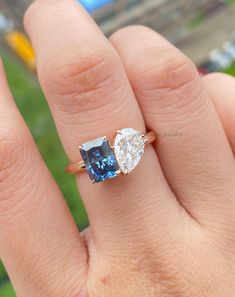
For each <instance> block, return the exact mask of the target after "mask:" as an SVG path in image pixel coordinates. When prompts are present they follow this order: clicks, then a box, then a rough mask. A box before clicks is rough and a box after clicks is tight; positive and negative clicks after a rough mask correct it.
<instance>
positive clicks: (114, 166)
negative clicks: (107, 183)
mask: <svg viewBox="0 0 235 297" xmlns="http://www.w3.org/2000/svg"><path fill="white" fill-rule="evenodd" d="M80 152H81V155H82V158H83V161H84V163H85V165H86V169H87V171H88V173H89V176H90V178H91V180H92V181H94V182H96V183H98V182H101V181H104V180H107V179H110V178H114V177H116V176H117V175H118V171H119V165H118V162H117V160H116V157H115V155H114V152H113V150H112V148H111V147H110V144H109V142H108V140H107V139H106V138H105V137H101V138H98V139H95V140H92V141H89V142H87V143H85V144H83V145H82V147H81V149H80Z"/></svg>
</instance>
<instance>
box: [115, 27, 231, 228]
mask: <svg viewBox="0 0 235 297" xmlns="http://www.w3.org/2000/svg"><path fill="white" fill-rule="evenodd" d="M111 41H112V43H113V44H114V46H115V47H116V48H117V50H118V52H119V54H120V56H121V57H122V60H123V63H124V65H125V68H126V71H127V73H128V76H129V80H130V81H131V83H132V87H133V89H134V92H135V94H136V96H137V99H138V102H139V104H140V106H141V109H142V112H143V114H144V117H145V121H146V124H147V126H148V127H149V128H150V129H153V130H155V131H158V133H159V134H160V135H159V145H158V146H157V153H158V156H159V158H160V162H161V165H162V168H163V170H164V172H165V175H166V177H167V180H168V182H169V183H170V185H171V187H172V189H173V191H174V192H175V194H176V195H177V197H178V199H180V201H181V203H182V204H183V205H184V206H185V208H186V209H187V210H188V212H189V213H190V214H191V215H192V216H193V217H194V218H196V219H197V220H198V221H200V222H203V223H210V224H211V223H212V221H213V224H214V220H215V217H217V219H218V220H222V219H223V220H227V215H228V212H229V213H230V212H231V208H232V209H233V210H234V208H235V201H234V199H231V195H230V194H229V193H231V192H232V191H234V186H235V185H234V176H235V166H234V158H233V155H232V152H231V149H230V147H229V143H228V141H227V138H226V136H225V134H224V131H223V128H222V126H221V124H220V121H219V118H218V116H217V114H216V111H215V109H214V106H213V105H212V102H211V100H210V98H209V96H208V93H207V91H206V88H205V86H204V84H203V83H202V80H201V78H200V76H199V74H198V72H197V70H196V68H195V66H194V65H193V64H192V62H190V61H189V60H188V58H186V57H185V56H184V55H183V54H182V53H181V52H180V51H179V50H177V49H176V48H175V47H174V46H172V45H171V44H169V43H168V42H167V41H166V40H165V39H163V38H162V37H160V36H159V35H158V34H157V33H155V32H154V31H152V30H150V29H147V28H144V27H129V28H126V29H124V30H120V31H119V32H117V33H116V34H115V35H114V36H113V37H112V38H111ZM133 48H134V49H135V51H133V50H132V49H133ZM140 58H141V63H136V61H138V59H140ZM222 160H223V161H222ZM221 162H222V164H221ZM225 184H226V186H227V188H226V190H225V189H224V187H225ZM221 193H222V194H221Z"/></svg>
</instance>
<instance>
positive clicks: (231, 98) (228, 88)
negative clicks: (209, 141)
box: [203, 73, 235, 155]
mask: <svg viewBox="0 0 235 297" xmlns="http://www.w3.org/2000/svg"><path fill="white" fill-rule="evenodd" d="M203 79H204V81H205V84H206V86H207V89H208V91H209V93H210V94H211V98H212V100H213V103H214V106H215V108H216V111H217V113H218V115H219V117H220V121H221V123H222V125H223V127H224V131H225V133H226V134H227V137H228V140H229V142H230V145H231V148H232V150H233V153H234V155H235V129H234V127H235V79H234V78H233V77H232V76H230V75H226V74H223V73H213V74H209V75H206V76H205V77H204V78H203Z"/></svg>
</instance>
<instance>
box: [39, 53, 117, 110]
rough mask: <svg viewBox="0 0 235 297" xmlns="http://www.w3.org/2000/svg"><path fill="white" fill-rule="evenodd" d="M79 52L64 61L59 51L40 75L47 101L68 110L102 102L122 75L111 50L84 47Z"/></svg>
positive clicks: (86, 107)
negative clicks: (72, 57)
mask: <svg viewBox="0 0 235 297" xmlns="http://www.w3.org/2000/svg"><path fill="white" fill-rule="evenodd" d="M81 52H82V53H80V54H79V55H76V56H75V57H74V59H72V61H69V62H67V63H64V62H63V61H62V60H63V59H60V54H59V55H58V57H57V58H56V59H55V61H54V62H52V63H48V64H47V66H45V67H44V68H43V69H42V71H41V75H40V80H41V83H42V85H43V88H44V90H45V93H46V95H47V96H48V98H49V100H51V102H53V103H55V104H56V105H59V107H60V108H62V110H64V111H66V112H69V113H78V112H81V111H84V110H90V109H97V108H99V107H101V106H102V105H105V104H106V103H107V97H108V95H109V94H110V93H113V92H115V90H117V89H118V88H119V87H120V80H121V77H122V76H123V75H122V74H123V73H122V70H121V65H120V61H119V60H118V57H117V55H116V54H115V53H114V52H111V51H109V50H104V49H100V50H99V49H96V50H95V51H94V50H87V48H86V49H84V50H81ZM57 61H62V62H59V63H58V62H57ZM78 100H79V104H78Z"/></svg>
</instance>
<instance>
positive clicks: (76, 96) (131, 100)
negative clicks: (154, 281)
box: [25, 0, 177, 252]
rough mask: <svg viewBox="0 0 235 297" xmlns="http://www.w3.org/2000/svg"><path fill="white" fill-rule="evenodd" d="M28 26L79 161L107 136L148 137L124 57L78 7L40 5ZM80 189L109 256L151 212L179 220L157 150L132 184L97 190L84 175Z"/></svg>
mask: <svg viewBox="0 0 235 297" xmlns="http://www.w3.org/2000/svg"><path fill="white" fill-rule="evenodd" d="M61 23H63V27H61ZM25 25H26V29H27V31H28V33H29V35H30V38H31V40H32V42H33V46H34V48H35V50H36V55H37V61H38V72H39V78H40V81H41V84H42V87H43V89H44V92H45V94H46V97H47V99H48V102H49V105H50V107H51V110H52V113H53V115H54V119H55V123H56V125H57V128H58V131H59V134H60V137H61V139H62V142H63V144H64V147H65V150H66V152H67V153H68V156H69V157H70V159H71V160H73V161H76V160H77V159H78V158H79V157H78V156H79V153H78V145H80V144H82V143H84V142H87V141H89V140H93V139H96V138H97V137H101V136H104V135H106V136H107V137H108V138H109V139H110V138H111V139H112V137H113V136H114V133H115V132H116V131H117V130H120V129H121V128H126V127H131V128H135V129H138V130H139V131H144V130H145V124H144V121H143V117H142V114H141V111H140V109H139V106H138V104H137V101H136V99H135V97H134V95H133V92H132V90H131V87H130V85H129V83H128V80H127V77H126V75H125V72H124V70H123V67H122V64H121V62H120V59H119V57H118V55H117V53H116V52H115V51H114V49H113V48H112V47H111V45H110V43H109V42H108V40H107V39H106V38H105V37H104V36H103V34H102V33H101V32H100V30H99V29H98V28H97V26H96V25H95V24H94V22H93V21H92V20H91V18H90V17H89V16H88V15H87V14H86V13H85V12H84V11H83V10H82V8H81V7H80V6H79V5H78V4H77V3H76V2H75V1H59V2H58V1H40V0H39V1H36V2H35V3H34V5H33V6H31V8H30V9H29V11H28V13H27V14H26V18H25ZM58 28H61V30H58ZM75 32H76V33H75ZM78 184H79V189H80V193H81V196H82V197H83V200H84V202H85V206H86V209H87V211H88V215H89V219H90V223H91V227H92V233H91V234H93V236H94V240H93V242H95V244H96V246H99V247H101V246H102V252H104V251H105V247H108V246H109V247H110V250H111V251H113V250H114V249H113V243H114V242H115V243H118V244H119V242H120V237H126V234H127V228H128V230H129V232H128V234H129V235H130V234H131V235H132V236H134V235H137V236H140V234H141V233H142V232H141V230H140V228H143V229H146V225H145V226H143V224H142V222H146V219H145V216H146V214H147V213H148V215H149V217H150V221H151V222H152V220H153V218H154V220H156V215H157V216H158V217H162V214H163V213H164V214H165V213H166V210H167V213H169V215H173V217H175V216H176V213H177V212H176V211H175V206H176V203H175V200H174V199H172V194H171V192H170V190H169V188H168V186H167V184H166V181H165V179H164V177H163V175H162V172H161V169H160V166H159V163H158V160H157V157H156V155H155V152H154V150H153V148H152V147H151V146H148V148H147V150H146V152H145V155H144V158H143V160H142V162H141V164H140V165H139V166H138V168H137V169H136V170H135V171H134V172H132V173H131V174H130V175H129V176H128V177H119V178H116V179H114V180H112V181H109V182H106V183H100V184H96V185H95V186H91V184H90V180H89V178H88V176H87V175H86V174H84V175H79V176H78ZM147 189H148V190H147ZM153 193H157V195H158V197H157V199H156V197H155V196H153ZM143 197H145V199H144V200H143ZM163 197H164V199H163ZM153 205H155V206H156V207H157V209H158V210H159V213H158V214H156V211H155V209H156V207H153ZM164 217H165V215H164ZM136 218H138V231H137V228H136V227H137V226H136ZM151 218H152V220H151ZM127 222H128V223H127ZM140 222H141V223H140ZM127 226H128V227H127ZM130 230H131V232H130ZM110 234H112V236H111V237H110ZM129 235H128V236H129ZM104 246H105V247H104Z"/></svg>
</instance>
